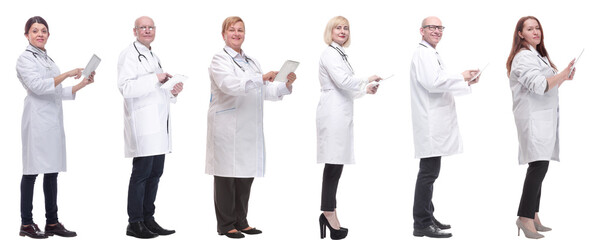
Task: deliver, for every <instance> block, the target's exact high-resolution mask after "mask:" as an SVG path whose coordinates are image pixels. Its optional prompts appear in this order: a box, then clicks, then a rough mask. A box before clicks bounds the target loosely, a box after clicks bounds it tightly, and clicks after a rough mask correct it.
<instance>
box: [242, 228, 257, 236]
mask: <svg viewBox="0 0 600 240" xmlns="http://www.w3.org/2000/svg"><path fill="white" fill-rule="evenodd" d="M240 231H242V232H243V233H245V234H250V235H253V234H261V233H262V231H261V230H258V229H256V228H250V229H248V230H240Z"/></svg>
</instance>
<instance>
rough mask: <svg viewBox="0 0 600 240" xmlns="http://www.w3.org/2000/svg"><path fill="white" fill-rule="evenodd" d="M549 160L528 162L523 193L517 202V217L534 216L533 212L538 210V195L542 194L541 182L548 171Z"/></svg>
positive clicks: (532, 217)
mask: <svg viewBox="0 0 600 240" xmlns="http://www.w3.org/2000/svg"><path fill="white" fill-rule="evenodd" d="M549 165H550V162H549V161H536V162H531V163H529V167H528V168H527V175H525V182H524V183H523V193H522V194H521V203H520V204H519V211H518V212H517V215H518V216H519V217H526V218H531V219H534V218H535V213H536V212H539V211H540V197H541V196H542V182H543V181H544V177H546V172H548V166H549Z"/></svg>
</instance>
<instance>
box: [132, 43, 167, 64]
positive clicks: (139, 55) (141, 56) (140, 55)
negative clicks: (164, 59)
mask: <svg viewBox="0 0 600 240" xmlns="http://www.w3.org/2000/svg"><path fill="white" fill-rule="evenodd" d="M133 48H135V51H137V53H138V61H140V63H142V58H144V59H146V62H148V64H149V63H150V62H149V61H148V58H146V56H145V55H144V54H142V53H141V52H140V50H138V48H137V46H135V42H133ZM150 55H152V57H154V54H152V52H150ZM158 67H159V68H160V69H162V66H161V65H160V61H158ZM146 70H147V69H146Z"/></svg>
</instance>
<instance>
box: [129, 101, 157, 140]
mask: <svg viewBox="0 0 600 240" xmlns="http://www.w3.org/2000/svg"><path fill="white" fill-rule="evenodd" d="M133 122H134V124H135V130H136V135H137V136H145V135H151V134H155V133H158V132H160V119H159V115H158V106H156V105H148V106H145V107H142V108H140V109H137V110H135V111H134V114H133Z"/></svg>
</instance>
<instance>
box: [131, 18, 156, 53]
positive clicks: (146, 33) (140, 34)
mask: <svg viewBox="0 0 600 240" xmlns="http://www.w3.org/2000/svg"><path fill="white" fill-rule="evenodd" d="M155 34H156V26H154V21H153V20H152V18H149V17H140V18H138V19H137V20H135V27H134V28H133V35H135V37H136V38H137V40H138V41H139V42H140V43H142V44H144V46H146V47H147V48H150V43H152V42H153V41H154V37H155Z"/></svg>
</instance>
